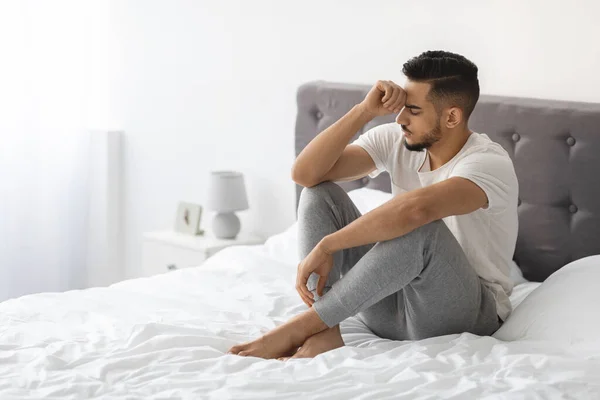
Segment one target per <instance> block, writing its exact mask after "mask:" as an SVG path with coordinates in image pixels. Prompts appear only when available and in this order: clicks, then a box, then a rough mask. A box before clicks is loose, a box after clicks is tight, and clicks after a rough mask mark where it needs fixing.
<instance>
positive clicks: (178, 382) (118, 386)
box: [0, 228, 600, 400]
mask: <svg viewBox="0 0 600 400" xmlns="http://www.w3.org/2000/svg"><path fill="white" fill-rule="evenodd" d="M290 229H292V228H290ZM294 240H295V232H294V231H292V230H288V231H286V232H284V233H282V234H280V235H275V236H272V237H271V238H270V239H269V240H268V241H267V243H266V244H265V245H260V246H237V247H230V248H227V249H225V250H223V251H221V252H219V253H217V254H216V255H215V256H213V257H211V258H210V259H208V260H207V261H206V262H205V264H204V265H202V266H200V267H197V268H189V269H184V270H179V271H174V272H170V273H167V274H164V275H158V276H153V277H150V278H142V279H135V280H129V281H124V282H121V283H118V284H115V285H113V286H111V287H108V288H94V289H87V290H82V291H70V292H66V293H60V294H36V295H31V296H26V297H22V298H19V299H14V300H9V301H6V302H4V303H1V304H0V377H1V380H0V399H2V400H4V399H23V398H42V397H43V398H57V399H58V398H60V399H83V398H128V399H134V398H139V399H165V398H190V399H191V398H193V399H271V398H276V399H327V400H332V399H350V398H352V399H367V398H368V399H388V398H389V399H392V398H393V399H404V398H411V399H412V398H430V399H438V398H461V399H462V398H467V399H471V398H472V399H475V398H477V399H482V398H544V399H546V398H575V399H591V398H600V350H598V349H597V348H596V349H594V348H591V347H585V346H570V347H568V348H564V347H560V346H557V345H556V344H555V343H554V342H536V341H527V342H526V341H521V342H501V341H499V340H497V339H494V338H492V337H478V336H475V335H472V334H462V335H449V336H444V337H437V338H431V339H427V340H422V341H418V342H408V341H407V342H399V341H391V340H387V339H380V338H378V337H376V336H375V335H373V334H372V333H371V332H370V331H369V330H368V329H367V328H366V327H365V326H363V325H362V324H360V323H359V322H358V321H357V320H356V319H354V318H350V319H348V320H346V321H344V322H342V324H341V332H342V336H343V339H344V341H345V343H346V346H344V347H342V348H338V349H336V350H333V351H330V352H327V353H324V354H321V355H319V356H317V357H315V358H314V359H295V360H289V361H287V362H281V361H277V360H264V359H261V358H255V357H241V356H237V355H225V354H224V353H225V352H226V351H227V349H228V348H229V347H231V346H232V345H233V344H236V343H240V342H242V341H248V340H251V339H254V338H257V337H258V336H260V335H262V334H263V333H265V332H267V331H268V330H270V329H272V328H273V327H275V326H277V325H279V324H281V323H283V322H285V321H287V320H288V319H289V318H290V317H292V316H293V315H295V314H297V313H300V312H302V311H303V310H305V309H306V306H305V305H304V303H302V301H301V300H300V298H299V297H298V295H297V293H296V291H295V289H294V281H295V272H296V264H295V261H294V260H295V257H296V255H295V251H296V249H295V248H294ZM537 285H538V284H536V283H524V284H521V285H519V286H517V287H516V288H515V291H514V293H513V295H512V297H511V300H512V301H513V304H514V305H518V303H519V302H520V301H521V300H523V298H525V296H526V295H527V294H528V293H529V292H530V291H531V290H533V289H534V288H535V287H536V286H537Z"/></svg>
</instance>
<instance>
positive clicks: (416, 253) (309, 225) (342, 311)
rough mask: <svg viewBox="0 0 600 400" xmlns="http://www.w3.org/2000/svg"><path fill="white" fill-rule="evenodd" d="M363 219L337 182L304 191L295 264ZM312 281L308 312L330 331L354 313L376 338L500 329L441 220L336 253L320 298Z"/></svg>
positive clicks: (486, 294)
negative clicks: (396, 235)
mask: <svg viewBox="0 0 600 400" xmlns="http://www.w3.org/2000/svg"><path fill="white" fill-rule="evenodd" d="M360 216H361V213H360V211H358V209H357V208H356V206H355V205H354V203H353V202H352V200H351V199H350V197H349V196H348V194H347V193H346V192H345V191H344V190H343V189H342V188H341V187H340V186H338V185H337V184H335V183H333V182H322V183H320V184H319V185H316V186H313V187H311V188H304V189H303V190H302V193H301V195H300V201H299V205H298V240H299V251H300V254H299V256H300V259H304V258H305V257H306V256H307V255H308V254H309V253H310V251H311V250H312V249H313V248H314V246H315V245H316V244H317V243H318V242H319V241H320V240H321V239H322V238H323V237H324V236H326V235H328V234H330V233H333V232H336V231H338V230H340V229H341V228H343V227H344V226H346V225H348V224H350V223H351V222H352V221H354V220H355V219H357V218H359V217H360ZM317 281H318V275H317V274H315V273H313V274H311V276H310V277H309V279H308V289H309V290H310V291H311V292H312V293H313V295H314V296H315V297H314V298H315V302H314V303H313V305H312V307H313V308H314V309H315V311H316V312H317V314H318V315H319V316H320V317H321V319H322V320H323V322H325V324H327V326H329V327H333V326H335V325H337V324H339V323H340V322H341V321H343V320H345V319H346V318H348V317H351V316H355V315H356V316H357V318H359V319H360V320H361V321H362V322H363V323H364V324H365V325H366V326H367V327H368V328H369V329H370V330H371V331H372V332H373V333H375V334H376V335H377V336H379V337H382V338H387V339H393V340H419V339H423V338H427V337H433V336H441V335H447V334H452V333H461V332H470V333H473V334H476V335H491V334H492V333H494V332H495V331H496V330H497V329H498V328H499V327H500V324H501V320H500V319H499V318H498V315H497V312H496V304H495V301H494V297H493V295H492V293H491V291H490V290H489V289H487V288H486V287H485V286H484V285H483V283H482V282H481V280H480V278H479V276H478V275H477V273H476V272H475V270H474V269H473V268H472V267H471V265H470V264H469V262H468V260H467V258H466V256H465V254H464V252H463V250H462V248H461V247H460V244H459V243H458V241H457V240H456V238H455V237H454V235H453V234H452V232H450V230H449V229H448V227H447V226H446V224H445V223H444V222H443V221H442V220H437V221H434V222H431V223H429V224H427V225H424V226H422V227H419V228H417V229H415V230H413V231H412V232H409V233H407V234H406V235H403V236H400V237H397V238H394V239H391V240H387V241H383V242H377V243H371V244H367V245H363V246H358V247H353V248H349V249H344V250H341V251H338V252H336V253H335V254H334V265H333V268H332V270H331V272H330V273H329V276H328V279H327V283H326V286H325V289H324V290H323V296H319V295H318V294H317V292H316V287H317Z"/></svg>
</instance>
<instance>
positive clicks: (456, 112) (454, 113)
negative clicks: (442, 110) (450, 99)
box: [445, 107, 463, 129]
mask: <svg viewBox="0 0 600 400" xmlns="http://www.w3.org/2000/svg"><path fill="white" fill-rule="evenodd" d="M462 118H463V113H462V110H461V109H460V108H458V107H450V108H448V109H446V118H445V119H446V128H448V129H452V128H456V127H457V126H458V125H460V123H461V122H462Z"/></svg>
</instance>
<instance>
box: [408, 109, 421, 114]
mask: <svg viewBox="0 0 600 400" xmlns="http://www.w3.org/2000/svg"><path fill="white" fill-rule="evenodd" d="M410 114H411V115H419V113H418V112H415V110H413V109H410Z"/></svg>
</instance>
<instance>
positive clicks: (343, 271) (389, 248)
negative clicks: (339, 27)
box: [229, 51, 518, 360]
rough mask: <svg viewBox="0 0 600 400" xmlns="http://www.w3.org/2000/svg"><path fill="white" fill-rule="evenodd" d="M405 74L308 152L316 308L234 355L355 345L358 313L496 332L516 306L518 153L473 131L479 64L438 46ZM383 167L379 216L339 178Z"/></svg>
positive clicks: (430, 330) (387, 332) (312, 304)
mask: <svg viewBox="0 0 600 400" xmlns="http://www.w3.org/2000/svg"><path fill="white" fill-rule="evenodd" d="M403 73H404V75H405V76H406V77H407V81H406V84H405V86H404V88H402V87H400V86H398V85H396V84H395V83H394V82H391V81H378V82H377V83H376V84H375V86H373V88H372V89H371V90H370V91H369V93H368V94H367V96H366V97H365V99H364V100H363V101H362V102H361V103H360V104H358V105H356V106H354V107H353V108H352V109H351V110H350V111H349V112H348V113H347V114H346V115H345V116H343V117H342V118H341V119H340V120H338V121H337V122H336V123H334V124H333V125H332V126H330V127H329V128H327V129H326V130H324V131H323V132H321V133H320V134H319V135H318V136H317V137H316V138H314V139H313V140H312V141H311V142H310V143H309V144H308V145H307V146H306V148H305V149H304V150H303V151H302V152H301V153H300V154H299V155H298V157H297V159H296V161H295V163H294V166H293V169H292V179H293V180H294V181H295V182H297V183H298V184H300V185H302V186H304V189H303V190H302V193H301V196H300V201H299V206H298V238H299V250H300V256H301V258H302V262H301V263H300V264H299V265H298V273H297V281H296V289H297V290H298V293H299V295H300V297H301V298H302V300H303V301H304V302H305V303H306V304H307V306H308V307H309V309H308V310H307V311H305V312H303V313H301V314H299V315H297V316H295V317H293V318H292V319H291V320H290V321H288V322H286V323H285V324H282V325H280V326H278V327H277V328H275V329H273V330H271V331H270V332H268V333H266V334H265V335H264V336H262V337H260V338H259V339H256V340H254V341H251V342H247V343H242V344H239V345H236V346H233V347H231V348H230V349H229V353H231V354H238V355H241V356H257V357H263V358H279V359H281V360H285V359H287V358H289V357H293V358H297V357H314V356H315V355H317V354H320V353H323V352H325V351H329V350H332V349H335V348H337V347H340V346H343V345H344V342H343V340H342V337H341V334H340V328H339V323H340V322H341V321H343V320H345V319H346V318H348V317H350V316H355V315H356V316H357V318H358V319H360V320H361V321H362V322H363V323H364V324H365V325H366V326H367V327H368V328H369V329H370V330H371V331H372V332H373V333H375V334H376V335H378V336H380V337H382V338H388V339H393V340H419V339H423V338H427V337H432V336H440V335H447V334H453V333H461V332H471V333H473V334H477V335H491V334H492V333H494V332H495V331H496V330H497V329H498V328H499V327H500V325H501V324H502V322H503V321H505V320H506V318H507V317H508V315H509V314H510V312H511V305H510V301H509V298H508V296H509V295H510V293H511V291H512V286H513V285H512V282H511V280H510V279H509V263H510V262H511V259H512V255H513V253H514V250H515V245H516V239H517V230H518V220H517V201H518V199H517V198H518V182H517V177H516V174H515V171H514V166H513V163H512V161H511V159H510V157H509V155H508V153H507V152H506V151H505V150H504V149H503V148H502V147H501V146H500V145H499V144H497V143H495V142H493V141H491V140H490V139H489V137H488V136H487V135H485V134H480V133H477V132H473V131H471V130H470V129H469V127H468V120H469V116H470V115H471V112H472V111H473V109H474V108H475V104H476V103H477V100H478V98H479V81H478V78H477V67H476V66H475V64H473V63H472V62H471V61H469V60H467V59H466V58H465V57H463V56H461V55H458V54H454V53H450V52H445V51H428V52H425V53H423V54H421V55H419V56H418V57H414V58H412V59H410V60H409V61H408V62H406V63H405V64H404V66H403ZM390 113H398V115H397V117H396V122H395V123H390V124H384V125H380V126H377V127H375V128H373V129H370V130H369V131H367V132H365V133H364V134H362V135H360V136H359V137H358V138H357V139H356V140H355V141H354V142H352V143H351V144H348V142H349V141H350V139H351V138H352V137H353V136H354V135H355V134H356V132H357V131H358V130H359V129H360V128H361V127H362V126H364V125H365V124H366V123H368V122H369V121H371V120H372V119H373V118H375V117H377V116H382V115H386V114H390ZM382 171H387V172H389V174H390V178H391V181H392V194H393V197H392V199H391V200H389V201H388V202H386V203H384V204H383V205H381V206H380V207H377V208H375V209H373V210H372V211H370V212H368V213H366V214H365V215H361V214H360V212H359V211H358V209H357V208H356V207H355V205H354V204H353V203H352V201H351V200H350V198H349V197H348V194H347V193H346V192H345V191H344V190H343V189H342V188H340V187H339V186H338V185H336V184H335V183H333V181H348V180H354V179H359V178H361V177H363V176H366V175H369V176H370V177H372V178H374V177H376V176H377V175H378V174H379V173H381V172H382Z"/></svg>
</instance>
